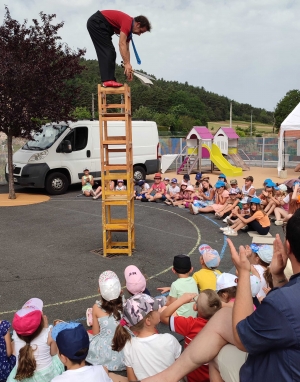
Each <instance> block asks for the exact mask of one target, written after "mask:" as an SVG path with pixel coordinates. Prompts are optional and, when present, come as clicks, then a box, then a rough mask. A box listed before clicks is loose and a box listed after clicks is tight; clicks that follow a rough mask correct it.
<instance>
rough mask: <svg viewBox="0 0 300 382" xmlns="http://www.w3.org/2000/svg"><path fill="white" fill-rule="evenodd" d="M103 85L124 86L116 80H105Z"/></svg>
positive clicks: (111, 86)
mask: <svg viewBox="0 0 300 382" xmlns="http://www.w3.org/2000/svg"><path fill="white" fill-rule="evenodd" d="M103 86H104V87H105V88H119V87H121V86H123V84H120V83H119V82H116V81H105V82H103Z"/></svg>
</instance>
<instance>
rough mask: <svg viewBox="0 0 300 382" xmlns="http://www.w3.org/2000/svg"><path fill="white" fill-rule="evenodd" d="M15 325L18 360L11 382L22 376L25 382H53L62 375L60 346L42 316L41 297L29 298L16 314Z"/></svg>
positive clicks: (14, 336) (9, 379) (9, 378)
mask: <svg viewBox="0 0 300 382" xmlns="http://www.w3.org/2000/svg"><path fill="white" fill-rule="evenodd" d="M12 327H13V329H14V332H13V336H12V338H13V340H14V349H15V350H14V351H15V354H16V356H17V363H16V366H15V367H14V368H13V370H12V372H11V373H10V375H9V377H8V378H7V381H8V382H12V381H22V380H23V379H24V380H26V382H36V381H47V382H50V381H52V379H53V378H54V377H56V376H57V375H60V374H62V372H63V371H64V365H63V364H62V363H61V362H60V360H59V358H58V356H57V346H56V343H55V341H54V340H53V339H52V338H51V335H50V328H49V325H48V319H47V317H46V316H44V315H43V301H42V300H40V299H39V298H32V299H30V300H28V301H27V302H26V303H25V304H24V305H23V307H22V309H21V310H18V311H17V313H15V315H14V318H13V322H12Z"/></svg>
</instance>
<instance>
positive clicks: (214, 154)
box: [202, 143, 243, 177]
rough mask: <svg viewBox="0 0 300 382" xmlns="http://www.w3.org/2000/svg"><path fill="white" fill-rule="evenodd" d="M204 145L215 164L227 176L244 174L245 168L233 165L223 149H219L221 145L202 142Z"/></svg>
mask: <svg viewBox="0 0 300 382" xmlns="http://www.w3.org/2000/svg"><path fill="white" fill-rule="evenodd" d="M202 147H205V148H206V149H207V150H208V152H209V155H210V160H211V161H212V162H213V164H214V165H216V166H217V167H218V169H219V170H220V171H221V172H223V173H224V174H225V175H226V176H232V177H234V176H242V175H243V170H242V168H241V167H235V166H232V164H230V163H229V162H228V160H227V159H225V158H224V157H223V155H222V153H221V150H220V149H219V146H217V145H215V144H214V143H213V144H212V148H210V147H209V146H207V145H206V144H204V143H203V144H202Z"/></svg>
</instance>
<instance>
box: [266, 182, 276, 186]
mask: <svg viewBox="0 0 300 382" xmlns="http://www.w3.org/2000/svg"><path fill="white" fill-rule="evenodd" d="M265 185H266V187H276V183H274V182H273V181H272V180H271V181H270V182H267V183H265Z"/></svg>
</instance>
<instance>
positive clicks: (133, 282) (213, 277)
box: [0, 244, 273, 382]
mask: <svg viewBox="0 0 300 382" xmlns="http://www.w3.org/2000/svg"><path fill="white" fill-rule="evenodd" d="M245 249H246V253H247V256H248V259H249V262H250V264H251V271H250V273H249V277H250V282H251V293H252V296H253V304H254V308H255V306H258V304H260V303H261V301H262V299H263V298H264V297H265V296H266V294H267V293H268V292H269V291H270V289H271V288H272V287H273V285H272V278H271V277H270V272H269V271H268V266H269V264H270V262H271V260H272V256H273V248H272V246H269V245H263V246H258V245H251V246H250V247H249V246H246V248H245ZM199 253H200V266H201V268H200V270H198V271H196V272H194V273H193V267H192V263H191V259H190V257H189V256H187V255H176V256H175V257H174V259H173V267H172V272H173V273H174V274H175V275H176V278H177V279H176V280H175V281H174V282H173V283H172V285H171V286H170V287H161V288H158V290H160V292H161V295H159V296H157V297H151V294H150V292H149V290H148V289H147V285H146V279H145V277H144V275H143V274H142V273H141V271H140V270H139V269H138V268H137V267H136V266H134V265H130V266H128V267H127V268H126V269H125V271H124V276H125V280H126V289H127V292H128V298H127V299H125V296H124V294H123V291H122V288H121V283H120V280H119V278H118V276H117V275H116V274H115V273H114V272H113V271H110V270H109V271H105V272H102V273H101V274H100V276H99V280H98V291H99V293H100V296H99V300H97V301H96V303H95V304H94V306H93V307H92V308H89V309H88V310H87V314H86V316H87V325H88V326H90V327H91V329H90V330H88V331H87V330H86V329H85V328H84V327H83V325H82V324H80V323H78V322H68V323H67V322H63V321H60V320H56V321H55V322H54V323H53V325H54V326H52V325H49V324H48V320H47V317H46V316H45V315H44V314H43V301H42V300H40V299H38V298H32V299H30V300H29V301H27V302H26V303H25V304H24V305H23V307H22V308H21V309H20V310H19V311H17V312H16V313H15V315H14V317H13V321H12V328H13V334H12V339H13V342H12V341H11V337H10V332H9V328H10V324H9V322H7V321H2V322H1V323H0V327H1V337H0V361H1V368H0V380H1V381H8V382H12V381H22V380H24V381H25V382H36V381H41V382H50V381H53V382H67V381H70V382H85V381H86V382H96V381H103V382H109V381H128V380H129V381H138V380H142V379H144V378H147V377H150V376H153V375H155V374H157V373H159V372H161V371H163V370H165V369H166V368H168V367H169V366H170V365H172V363H174V362H175V360H176V359H177V358H178V357H179V356H180V354H181V352H182V348H181V345H180V343H179V342H178V340H177V339H176V338H175V337H174V336H173V335H172V334H171V333H165V334H159V333H158V331H157V325H158V324H159V322H162V323H163V324H166V325H168V326H169V328H170V330H171V332H174V333H178V334H180V335H182V336H184V348H186V347H187V346H189V343H190V342H191V341H192V340H193V338H194V337H195V336H196V335H197V334H198V333H199V332H200V331H201V330H202V329H203V328H204V327H205V325H206V323H207V322H208V320H209V319H210V318H211V317H212V316H213V315H214V314H215V313H216V312H217V311H218V310H220V309H222V307H224V306H226V307H227V306H230V307H232V306H233V304H234V300H235V295H236V289H237V278H238V275H235V274H229V273H221V272H220V271H219V270H218V267H219V265H220V261H221V259H220V256H219V253H218V252H217V251H216V250H215V249H213V248H211V247H210V246H209V245H208V244H202V245H200V247H199ZM192 273H193V275H192ZM166 292H169V293H168V296H167V297H166V296H165V295H166V294H167V293H166ZM212 367H214V364H212V365H203V366H201V367H199V368H198V369H196V370H195V371H193V372H191V373H190V374H188V375H187V376H186V378H187V381H189V382H195V381H197V382H208V381H209V380H210V377H209V368H212ZM123 370H126V372H127V378H126V377H124V376H121V375H118V374H116V372H119V371H123ZM216 372H220V378H221V374H222V370H219V371H216V370H214V373H216ZM220 380H222V379H220Z"/></svg>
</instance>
